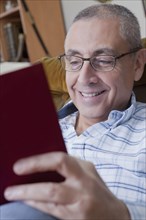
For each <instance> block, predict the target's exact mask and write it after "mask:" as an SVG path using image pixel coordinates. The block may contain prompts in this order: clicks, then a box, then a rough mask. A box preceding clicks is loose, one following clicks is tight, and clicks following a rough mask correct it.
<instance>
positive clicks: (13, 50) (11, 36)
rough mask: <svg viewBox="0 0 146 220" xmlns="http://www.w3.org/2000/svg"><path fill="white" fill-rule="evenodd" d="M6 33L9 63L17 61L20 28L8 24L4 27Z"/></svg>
mask: <svg viewBox="0 0 146 220" xmlns="http://www.w3.org/2000/svg"><path fill="white" fill-rule="evenodd" d="M4 31H5V36H6V41H7V50H8V54H9V61H15V58H16V56H17V50H18V35H19V31H18V28H17V26H16V25H15V24H13V23H7V24H5V25H4Z"/></svg>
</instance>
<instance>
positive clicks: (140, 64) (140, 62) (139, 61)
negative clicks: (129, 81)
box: [134, 48, 146, 81]
mask: <svg viewBox="0 0 146 220" xmlns="http://www.w3.org/2000/svg"><path fill="white" fill-rule="evenodd" d="M145 64H146V49H145V48H143V49H141V50H139V51H138V52H137V55H136V59H135V66H134V70H135V76H134V80H135V81H138V80H139V79H140V78H141V77H142V74H143V72H144V66H145Z"/></svg>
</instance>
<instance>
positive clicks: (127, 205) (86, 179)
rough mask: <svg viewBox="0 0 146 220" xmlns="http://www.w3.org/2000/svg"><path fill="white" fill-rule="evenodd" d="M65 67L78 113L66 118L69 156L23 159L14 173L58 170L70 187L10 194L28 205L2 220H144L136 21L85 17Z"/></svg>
mask: <svg viewBox="0 0 146 220" xmlns="http://www.w3.org/2000/svg"><path fill="white" fill-rule="evenodd" d="M60 60H61V63H62V65H63V66H64V68H65V69H66V82H67V87H68V91H69V94H70V97H71V100H72V102H73V103H74V104H75V106H76V108H77V109H78V111H76V112H74V113H72V114H70V115H68V116H66V117H65V118H63V119H60V126H61V128H62V134H63V137H64V140H65V143H66V147H67V150H68V153H69V154H70V156H68V155H66V154H64V153H60V152H57V153H48V154H44V155H39V156H34V157H31V158H27V159H22V160H20V161H18V162H16V164H15V165H14V171H15V172H16V174H18V175H23V174H28V173H34V172H37V171H39V172H42V171H49V170H56V171H57V172H59V173H60V174H61V175H63V176H64V177H65V181H64V182H62V183H36V184H30V185H29V184H28V185H22V186H14V187H9V188H8V189H6V191H5V197H6V198H7V199H8V200H9V201H13V200H21V201H24V202H25V204H27V205H28V206H25V205H23V203H14V204H10V205H6V206H4V207H2V211H3V213H5V214H3V216H4V217H5V215H6V212H7V213H8V211H9V216H11V218H12V217H13V216H15V217H13V218H15V219H16V218H17V217H18V215H19V210H21V214H20V216H19V217H18V219H19V220H20V219H24V218H25V219H29V218H32V219H52V218H53V217H51V216H50V215H52V216H56V217H57V218H59V219H80V220H81V219H86V220H89V219H104V220H109V219H111V220H120V219H121V220H125V219H126V220H127V219H128V220H129V219H131V220H132V219H135V220H136V219H137V220H140V219H145V217H146V213H145V202H146V201H145V197H146V187H145V177H146V170H145V169H146V161H145V156H146V148H145V143H146V131H145V127H146V104H143V103H138V102H136V100H135V95H134V93H133V92H132V88H133V82H134V81H137V80H139V79H140V77H141V76H142V73H143V70H144V64H145V50H144V49H142V45H141V37H140V31H139V25H138V22H137V19H136V18H135V16H134V15H133V14H132V13H131V12H130V11H129V10H128V9H126V8H124V7H122V6H118V5H110V4H109V5H108V4H107V5H106V4H104V5H100V6H98V5H94V6H91V7H89V8H87V9H85V10H83V11H82V12H80V13H79V14H78V15H77V16H76V18H75V19H74V21H73V24H72V25H71V27H70V29H69V32H68V34H67V37H66V40H65V55H62V56H61V57H60ZM30 206H31V207H34V209H31V208H30ZM11 207H13V210H15V213H13V214H12V208H11ZM14 207H20V209H19V208H17V210H16V209H14ZM24 210H26V212H25V213H24V212H23V211H24ZM27 210H28V211H27ZM40 211H42V213H41V212H40ZM4 217H3V218H4Z"/></svg>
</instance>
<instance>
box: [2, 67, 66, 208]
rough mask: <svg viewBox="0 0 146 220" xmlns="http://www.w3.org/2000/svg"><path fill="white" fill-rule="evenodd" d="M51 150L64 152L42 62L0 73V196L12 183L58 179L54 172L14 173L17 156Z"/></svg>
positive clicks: (22, 156) (60, 179)
mask: <svg viewBox="0 0 146 220" xmlns="http://www.w3.org/2000/svg"><path fill="white" fill-rule="evenodd" d="M51 151H64V152H66V148H65V144H64V141H63V138H62V134H61V130H60V126H59V124H58V118H57V113H56V109H55V106H54V103H53V100H52V97H51V93H50V91H49V87H48V83H47V80H46V76H45V73H44V69H43V66H42V64H40V63H39V64H35V65H32V66H30V67H27V68H24V69H21V70H17V71H14V72H11V73H7V74H4V75H1V76H0V195H1V204H3V203H5V202H6V201H5V200H4V197H3V192H4V189H5V188H6V187H7V186H10V185H14V184H23V183H32V182H42V181H43V182H44V181H57V182H58V181H62V180H63V177H61V176H60V175H59V174H57V173H55V172H45V173H38V174H31V175H26V176H17V175H15V174H14V172H13V171H12V166H13V164H14V162H15V161H16V160H18V159H19V158H24V157H27V156H31V155H35V154H41V153H45V152H51Z"/></svg>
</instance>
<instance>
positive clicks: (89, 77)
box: [78, 61, 99, 85]
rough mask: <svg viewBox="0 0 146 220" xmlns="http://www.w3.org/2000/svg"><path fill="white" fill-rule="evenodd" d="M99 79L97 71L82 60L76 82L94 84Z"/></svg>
mask: <svg viewBox="0 0 146 220" xmlns="http://www.w3.org/2000/svg"><path fill="white" fill-rule="evenodd" d="M98 80H99V77H98V74H97V72H96V71H95V70H94V69H93V68H92V66H91V65H90V63H89V62H88V61H87V62H84V64H83V66H82V68H81V70H80V71H79V75H78V82H79V83H80V84H82V85H89V84H96V83H97V82H98Z"/></svg>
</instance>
